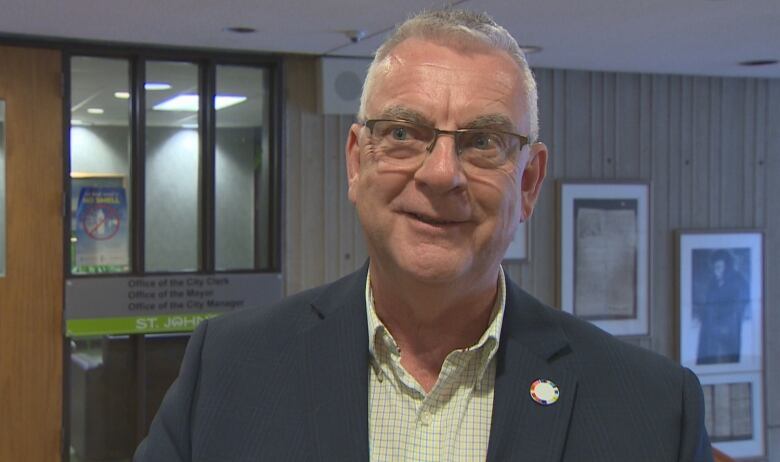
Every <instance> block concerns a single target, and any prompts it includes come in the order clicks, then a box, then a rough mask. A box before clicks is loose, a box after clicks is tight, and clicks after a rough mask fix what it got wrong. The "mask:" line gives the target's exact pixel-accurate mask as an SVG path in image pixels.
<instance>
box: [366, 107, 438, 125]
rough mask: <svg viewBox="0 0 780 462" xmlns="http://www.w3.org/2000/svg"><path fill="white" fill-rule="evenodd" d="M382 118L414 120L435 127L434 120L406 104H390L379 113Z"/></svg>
mask: <svg viewBox="0 0 780 462" xmlns="http://www.w3.org/2000/svg"><path fill="white" fill-rule="evenodd" d="M379 118H380V119H400V120H406V121H407V122H414V123H417V124H421V125H427V126H429V127H433V121H432V120H431V119H429V118H427V117H425V116H424V115H423V114H422V113H420V112H417V111H415V110H414V109H409V108H408V107H404V106H390V107H388V108H385V110H383V111H382V113H381V114H380V115H379Z"/></svg>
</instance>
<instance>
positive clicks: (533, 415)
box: [487, 279, 577, 462]
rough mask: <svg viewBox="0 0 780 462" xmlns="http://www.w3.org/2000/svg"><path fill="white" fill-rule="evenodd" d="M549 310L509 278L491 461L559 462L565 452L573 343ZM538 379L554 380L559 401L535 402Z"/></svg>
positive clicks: (572, 397) (572, 379)
mask: <svg viewBox="0 0 780 462" xmlns="http://www.w3.org/2000/svg"><path fill="white" fill-rule="evenodd" d="M549 310H550V308H547V307H545V306H543V305H542V304H541V303H540V302H539V301H537V300H536V299H534V298H533V297H531V296H530V295H528V294H527V293H525V292H523V291H522V290H520V288H519V287H517V286H516V285H515V284H514V283H512V282H511V281H509V279H507V305H506V311H505V313H504V325H503V328H502V332H501V346H500V348H499V351H498V357H497V359H498V364H497V367H496V385H495V395H494V399H493V421H492V425H491V431H490V442H489V445H488V457H487V460H488V461H491V462H492V461H503V460H510V459H512V458H513V457H516V456H517V455H518V454H522V456H523V459H524V460H533V461H559V460H561V458H562V456H563V449H564V445H565V442H566V435H567V431H568V427H569V421H570V415H571V410H572V406H573V405H574V400H575V397H576V390H577V379H576V376H575V375H574V373H573V372H572V371H571V369H570V368H569V367H567V364H568V363H569V361H570V360H571V357H570V353H571V350H570V348H569V341H568V339H567V337H566V335H565V333H564V332H563V330H562V328H561V327H560V325H559V323H558V321H557V320H556V319H555V316H554V314H553V313H551V312H550V311H549ZM537 379H546V380H550V381H552V382H553V383H554V384H555V385H556V386H557V387H558V389H559V391H560V396H559V398H558V401H557V402H555V403H553V404H550V405H546V406H545V405H542V404H539V403H537V402H535V401H534V400H533V399H532V397H531V394H530V388H531V384H532V383H533V382H534V381H536V380H537Z"/></svg>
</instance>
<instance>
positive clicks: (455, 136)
mask: <svg viewBox="0 0 780 462" xmlns="http://www.w3.org/2000/svg"><path fill="white" fill-rule="evenodd" d="M441 135H451V136H452V139H453V141H454V142H455V153H456V154H457V155H458V156H459V157H460V132H459V131H457V130H441V129H438V128H433V139H432V140H431V143H430V144H429V145H428V147H427V148H425V150H426V151H428V153H429V154H430V153H431V152H433V148H435V147H436V141H438V139H439V136H441Z"/></svg>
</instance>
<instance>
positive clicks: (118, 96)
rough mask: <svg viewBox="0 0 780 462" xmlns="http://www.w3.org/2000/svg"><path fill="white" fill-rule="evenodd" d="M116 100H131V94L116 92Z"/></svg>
mask: <svg viewBox="0 0 780 462" xmlns="http://www.w3.org/2000/svg"><path fill="white" fill-rule="evenodd" d="M114 98H119V99H130V93H128V92H126V91H117V92H114Z"/></svg>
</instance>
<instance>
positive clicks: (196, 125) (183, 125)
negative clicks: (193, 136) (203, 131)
mask: <svg viewBox="0 0 780 462" xmlns="http://www.w3.org/2000/svg"><path fill="white" fill-rule="evenodd" d="M181 128H198V124H181Z"/></svg>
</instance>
